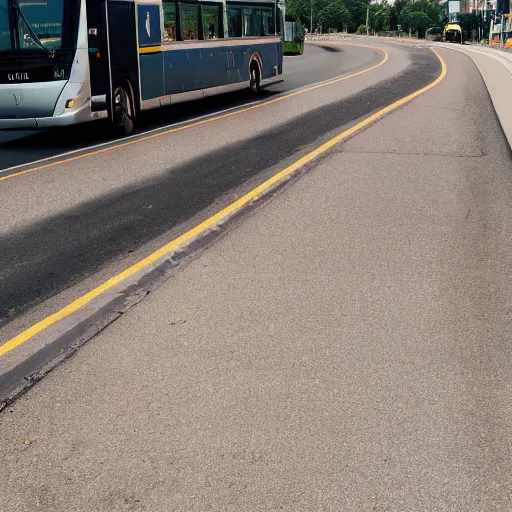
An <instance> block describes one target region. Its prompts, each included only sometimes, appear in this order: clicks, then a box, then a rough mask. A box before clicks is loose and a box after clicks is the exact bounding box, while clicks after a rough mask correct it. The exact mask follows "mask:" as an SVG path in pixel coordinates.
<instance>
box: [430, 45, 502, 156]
mask: <svg viewBox="0 0 512 512" xmlns="http://www.w3.org/2000/svg"><path fill="white" fill-rule="evenodd" d="M435 46H436V47H443V48H447V49H449V50H452V51H457V52H460V53H463V54H465V55H467V56H468V57H469V58H470V59H471V60H472V61H473V62H474V63H475V65H476V67H477V68H478V70H479V71H480V74H481V75H482V78H483V80H484V82H485V85H486V88H487V91H488V93H489V95H490V97H491V100H492V104H493V106H494V110H495V111H496V114H497V116H498V119H499V120H500V124H501V126H502V128H503V131H504V133H505V136H506V138H507V140H508V143H509V145H510V146H511V147H512V116H511V115H510V112H511V110H512V94H511V91H512V52H509V51H506V50H499V49H498V50H497V49H495V48H489V47H482V46H463V45H453V44H441V43H436V45H435Z"/></svg>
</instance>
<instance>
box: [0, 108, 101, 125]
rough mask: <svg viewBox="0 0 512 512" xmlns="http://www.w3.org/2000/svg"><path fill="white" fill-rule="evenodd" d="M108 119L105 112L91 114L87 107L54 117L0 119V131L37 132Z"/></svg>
mask: <svg viewBox="0 0 512 512" xmlns="http://www.w3.org/2000/svg"><path fill="white" fill-rule="evenodd" d="M106 117H108V113H107V112H106V111H105V112H91V107H90V106H89V105H84V106H83V107H82V108H81V109H79V110H74V111H72V112H66V113H64V114H62V115H60V116H54V117H36V118H33V117H29V118H25V119H0V130H37V129H38V128H41V129H44V128H59V127H62V126H71V125H73V124H79V123H86V122H88V121H95V120H96V119H104V118H106Z"/></svg>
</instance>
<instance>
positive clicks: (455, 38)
mask: <svg viewBox="0 0 512 512" xmlns="http://www.w3.org/2000/svg"><path fill="white" fill-rule="evenodd" d="M443 40H444V41H445V42H447V43H461V44H462V43H463V41H464V37H463V34H462V29H461V28H460V25H458V24H457V23H451V24H449V25H446V27H445V28H444V32H443Z"/></svg>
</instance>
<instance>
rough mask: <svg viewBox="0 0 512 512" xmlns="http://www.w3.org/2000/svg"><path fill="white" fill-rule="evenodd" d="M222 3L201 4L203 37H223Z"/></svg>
mask: <svg viewBox="0 0 512 512" xmlns="http://www.w3.org/2000/svg"><path fill="white" fill-rule="evenodd" d="M221 13H222V5H215V4H211V5H202V6H201V17H202V19H203V39H218V38H219V37H224V31H223V30H222V22H221V20H222V16H221Z"/></svg>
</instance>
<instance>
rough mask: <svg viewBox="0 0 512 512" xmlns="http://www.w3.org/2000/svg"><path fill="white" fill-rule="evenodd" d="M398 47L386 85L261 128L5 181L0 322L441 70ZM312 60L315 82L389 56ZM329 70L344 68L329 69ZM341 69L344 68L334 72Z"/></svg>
mask: <svg viewBox="0 0 512 512" xmlns="http://www.w3.org/2000/svg"><path fill="white" fill-rule="evenodd" d="M390 51H392V52H394V53H393V59H392V60H393V63H390V65H389V66H388V65H386V66H385V69H384V71H383V72H382V73H380V74H379V75H376V76H375V77H374V78H373V80H374V82H375V83H372V81H371V79H369V78H366V77H364V76H361V77H358V79H359V80H360V82H354V81H353V80H352V79H351V80H349V81H347V82H345V83H342V84H340V87H339V88H338V89H337V90H336V92H335V93H334V95H332V94H331V96H328V95H323V94H322V93H319V95H318V96H317V97H316V98H315V100H314V101H311V100H310V99H309V96H308V97H306V96H299V97H297V98H294V99H293V101H294V103H293V105H298V106H297V108H293V107H292V108H290V105H291V104H285V103H286V102H281V103H279V104H276V105H272V106H269V107H264V108H263V109H260V111H261V112H262V113H263V112H265V113H266V112H268V113H271V115H270V116H269V115H263V116H259V114H258V116H259V117H258V119H257V120H255V121H254V122H252V121H250V119H251V117H250V115H245V114H242V115H241V116H240V117H238V118H231V119H230V120H229V123H230V124H229V126H228V125H227V124H226V126H227V128H226V129H224V128H223V127H221V125H220V124H219V130H216V128H215V127H213V126H214V125H211V127H210V126H208V125H206V126H203V127H201V128H200V129H196V128H193V129H191V130H190V131H185V132H181V133H180V134H179V135H174V136H171V135H169V136H164V137H163V138H160V139H158V140H157V141H151V142H148V143H146V142H144V143H143V146H141V149H140V150H138V147H137V146H130V147H128V148H122V149H119V150H116V151H114V152H110V153H106V154H103V155H100V156H93V157H91V158H88V159H84V160H81V161H79V162H77V163H72V164H69V165H68V164H65V165H62V166H58V167H55V168H51V169H45V170H43V171H42V172H40V173H39V172H38V173H35V174H33V175H27V176H20V177H15V178H13V179H12V180H8V181H4V182H2V186H1V187H0V198H2V200H1V201H0V246H1V247H2V251H1V252H0V269H1V270H0V278H1V280H2V286H1V287H0V325H1V324H6V323H7V322H9V321H10V320H12V319H13V318H15V317H17V316H18V315H20V314H21V313H23V312H25V311H27V310H28V309H29V308H30V307H32V306H34V305H36V304H38V303H41V302H42V301H44V300H45V299H47V298H49V297H51V296H53V295H55V294H58V293H59V292H61V291H63V290H65V289H67V288H69V287H70V286H73V285H77V283H80V282H82V280H84V279H85V278H87V277H89V276H94V275H95V274H97V273H98V271H99V270H101V269H105V267H107V266H108V265H110V264H112V263H113V262H114V263H116V264H117V265H120V264H122V263H123V261H124V258H126V257H129V256H130V255H133V254H138V253H139V252H140V251H141V250H142V251H144V250H145V248H146V247H147V246H148V244H150V243H151V241H154V240H157V239H158V237H161V236H164V235H166V234H167V233H169V231H171V230H173V229H178V230H181V226H186V223H187V221H189V220H190V219H193V218H195V217H196V216H197V215H201V213H202V212H207V211H208V208H211V207H217V206H219V205H220V204H223V203H225V202H226V201H229V199H230V197H232V194H233V193H235V194H236V193H237V192H236V191H237V189H239V188H240V187H241V189H243V187H247V186H248V184H251V183H253V182H254V180H259V181H262V180H263V179H264V178H265V176H267V175H268V174H269V172H271V171H272V169H274V168H275V167H276V166H278V165H280V164H281V163H282V162H285V161H286V160H287V159H290V158H294V157H296V156H297V155H300V154H301V153H304V152H305V151H307V149H308V148H310V147H312V146H313V145H315V144H317V143H318V141H320V140H322V139H323V138H326V137H329V135H330V134H332V133H333V132H334V131H337V130H340V129H342V128H343V127H346V126H349V125H350V124H352V123H354V122H355V121H357V120H359V119H360V118H362V117H364V116H367V115H369V114H371V113H372V112H374V111H376V110H378V109H380V108H382V107H384V106H386V105H387V104H389V103H392V102H393V101H395V100H396V99H398V98H400V97H402V96H405V95H407V94H409V93H410V92H412V91H414V90H417V89H419V88H421V87H422V86H424V85H425V84H427V83H429V82H431V81H432V80H433V79H434V78H435V77H436V76H437V75H438V74H439V69H440V67H439V62H438V60H437V59H436V57H435V56H434V55H433V54H432V53H431V52H428V51H419V50H410V49H392V50H390ZM318 52H320V53H318ZM317 55H320V56H321V58H317ZM349 56H350V59H349V58H348V57H349ZM308 59H309V60H308ZM311 60H312V61H314V62H316V65H317V66H320V68H321V69H323V70H324V73H323V74H321V73H317V75H316V76H315V78H317V79H318V78H320V79H325V78H327V77H328V76H332V74H334V75H338V74H340V73H339V71H343V72H345V73H348V72H349V71H358V70H360V69H362V68H365V67H369V66H371V65H373V64H375V63H376V62H378V61H379V60H382V55H381V54H380V53H379V52H377V51H374V50H369V49H364V48H357V47H350V46H346V47H342V48H340V51H339V52H328V51H325V50H322V49H318V48H308V51H307V53H306V55H305V59H304V62H305V64H304V65H305V66H309V64H308V63H309V62H310V61H311ZM317 61H318V62H317ZM293 62H294V63H295V62H296V64H294V66H295V67H292V69H291V70H290V72H289V73H290V75H291V76H294V77H295V79H293V80H292V84H293V86H299V85H303V84H304V83H305V82H306V79H305V78H304V74H305V73H304V70H303V69H302V67H301V64H300V62H301V61H300V60H297V61H293ZM328 62H331V63H333V64H331V65H330V66H328V67H329V70H330V71H329V72H327V71H326V70H325V69H324V68H325V67H327V63H328ZM340 62H343V67H342V68H341V69H339V70H338V71H334V73H333V70H335V69H336V68H335V65H336V64H337V63H340ZM308 73H309V71H308ZM329 73H331V75H329ZM301 80H302V82H301ZM309 80H311V78H309ZM343 84H347V85H343ZM352 84H354V85H352ZM360 84H364V85H360ZM279 87H281V88H284V86H283V85H281V86H279ZM286 87H292V86H291V85H289V84H288V85H287V86H286ZM344 87H345V89H344ZM320 91H324V92H325V91H326V89H320ZM303 98H306V101H305V102H304V101H303ZM287 101H288V100H287ZM289 101H292V100H289ZM315 102H316V103H315ZM277 105H279V107H278V106H277ZM265 109H267V110H265ZM301 109H302V110H304V113H301ZM252 115H256V113H254V114H252ZM248 120H249V124H246V123H247V121H248ZM222 122H223V123H224V121H222ZM244 130H245V131H246V133H245V134H244ZM197 140H201V144H200V145H199V146H198V144H197ZM26 143H27V141H26V140H24V141H23V144H26ZM170 147H171V148H172V150H171V151H170V149H169V148H170ZM262 148H264V150H262ZM59 149H61V148H59ZM228 193H229V194H230V195H229V196H227V195H226V194H228ZM126 261H129V260H126Z"/></svg>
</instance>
